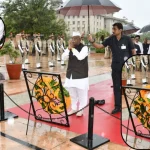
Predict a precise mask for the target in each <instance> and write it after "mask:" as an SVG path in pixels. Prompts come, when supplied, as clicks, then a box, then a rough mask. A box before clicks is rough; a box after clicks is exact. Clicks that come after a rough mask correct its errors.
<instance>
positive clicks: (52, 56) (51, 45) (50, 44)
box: [47, 34, 55, 67]
mask: <svg viewBox="0 0 150 150" xmlns="http://www.w3.org/2000/svg"><path fill="white" fill-rule="evenodd" d="M47 44H48V60H49V63H48V65H49V67H55V66H54V61H55V40H54V35H53V34H52V35H50V36H49V40H48V41H47Z"/></svg>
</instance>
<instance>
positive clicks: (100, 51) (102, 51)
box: [96, 48, 105, 53]
mask: <svg viewBox="0 0 150 150" xmlns="http://www.w3.org/2000/svg"><path fill="white" fill-rule="evenodd" d="M96 53H105V48H103V49H96Z"/></svg>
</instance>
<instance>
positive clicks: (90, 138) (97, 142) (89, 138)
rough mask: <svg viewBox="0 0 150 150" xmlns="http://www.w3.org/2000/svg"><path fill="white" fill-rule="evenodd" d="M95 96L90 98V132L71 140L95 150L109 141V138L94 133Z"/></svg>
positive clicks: (89, 149)
mask: <svg viewBox="0 0 150 150" xmlns="http://www.w3.org/2000/svg"><path fill="white" fill-rule="evenodd" d="M94 103H95V101H94V98H90V103H89V121H88V133H86V134H83V135H80V136H78V137H75V138H73V139H70V141H71V142H73V143H76V144H78V145H80V146H82V147H84V148H86V149H88V150H93V149H95V148H97V147H99V146H101V145H103V144H105V143H107V142H110V140H109V139H106V138H104V137H101V136H99V135H96V134H93V122H94Z"/></svg>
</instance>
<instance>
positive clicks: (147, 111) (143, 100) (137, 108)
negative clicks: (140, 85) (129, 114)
mask: <svg viewBox="0 0 150 150" xmlns="http://www.w3.org/2000/svg"><path fill="white" fill-rule="evenodd" d="M145 88H148V89H150V85H146V86H145ZM140 95H141V96H140ZM140 95H139V96H138V97H137V98H136V99H135V101H134V102H133V107H134V114H135V115H136V116H137V118H138V119H139V121H140V122H141V123H142V125H143V126H144V127H145V128H146V129H148V130H149V131H150V91H147V90H140Z"/></svg>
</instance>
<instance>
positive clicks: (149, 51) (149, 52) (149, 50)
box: [147, 45, 150, 54]
mask: <svg viewBox="0 0 150 150" xmlns="http://www.w3.org/2000/svg"><path fill="white" fill-rule="evenodd" d="M147 54H150V45H149V49H148V52H147Z"/></svg>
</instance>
